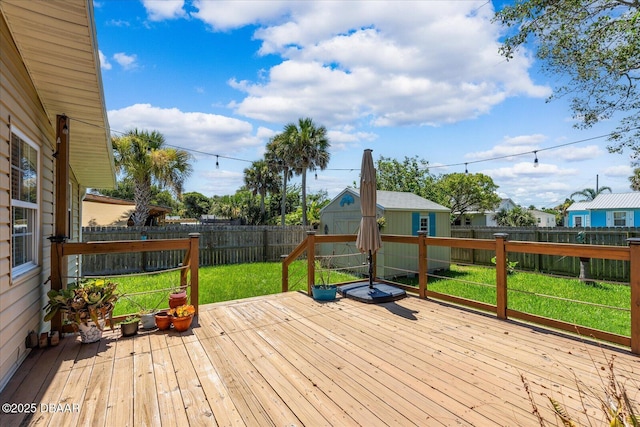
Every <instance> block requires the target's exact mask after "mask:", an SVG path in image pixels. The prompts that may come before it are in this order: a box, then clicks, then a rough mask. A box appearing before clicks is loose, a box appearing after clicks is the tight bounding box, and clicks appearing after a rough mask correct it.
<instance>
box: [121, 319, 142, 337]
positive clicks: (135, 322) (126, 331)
mask: <svg viewBox="0 0 640 427" xmlns="http://www.w3.org/2000/svg"><path fill="white" fill-rule="evenodd" d="M139 325H140V318H139V317H138V316H127V317H126V318H125V319H124V320H123V321H122V322H120V330H121V331H122V336H123V337H131V336H133V335H135V334H137V333H138V326H139Z"/></svg>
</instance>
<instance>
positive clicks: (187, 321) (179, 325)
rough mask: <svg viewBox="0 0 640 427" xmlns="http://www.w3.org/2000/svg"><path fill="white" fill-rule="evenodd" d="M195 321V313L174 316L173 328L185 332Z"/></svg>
mask: <svg viewBox="0 0 640 427" xmlns="http://www.w3.org/2000/svg"><path fill="white" fill-rule="evenodd" d="M192 321H193V314H192V315H191V316H187V317H172V318H171V322H172V323H173V329H175V330H176V331H178V332H184V331H186V330H188V329H189V328H190V327H191V322H192Z"/></svg>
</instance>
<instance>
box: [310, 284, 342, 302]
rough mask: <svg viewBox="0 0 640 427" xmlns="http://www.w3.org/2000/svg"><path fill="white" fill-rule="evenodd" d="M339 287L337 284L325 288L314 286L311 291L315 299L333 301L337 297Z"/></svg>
mask: <svg viewBox="0 0 640 427" xmlns="http://www.w3.org/2000/svg"><path fill="white" fill-rule="evenodd" d="M337 289H338V287H337V286H336V285H331V286H329V287H323V288H319V287H316V286H312V287H311V292H312V293H313V299H314V300H316V301H332V300H334V299H336V291H337Z"/></svg>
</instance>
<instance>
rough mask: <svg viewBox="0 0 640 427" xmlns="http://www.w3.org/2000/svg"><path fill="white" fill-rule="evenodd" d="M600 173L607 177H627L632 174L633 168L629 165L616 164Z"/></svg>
mask: <svg viewBox="0 0 640 427" xmlns="http://www.w3.org/2000/svg"><path fill="white" fill-rule="evenodd" d="M602 173H603V174H604V175H605V176H608V177H618V178H628V177H630V176H631V175H633V168H632V167H631V166H629V165H617V166H610V167H608V168H605V169H604V170H603V171H602Z"/></svg>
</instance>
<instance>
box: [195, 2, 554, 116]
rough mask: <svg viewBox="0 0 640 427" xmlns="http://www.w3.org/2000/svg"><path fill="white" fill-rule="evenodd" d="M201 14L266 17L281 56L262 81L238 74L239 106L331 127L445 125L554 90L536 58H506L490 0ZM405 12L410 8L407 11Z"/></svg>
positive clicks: (220, 24)
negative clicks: (542, 81)
mask: <svg viewBox="0 0 640 427" xmlns="http://www.w3.org/2000/svg"><path fill="white" fill-rule="evenodd" d="M193 6H194V8H196V9H198V12H196V13H193V14H192V16H194V17H196V18H198V19H201V20H203V21H204V22H206V23H207V24H209V25H211V26H212V27H213V28H214V29H218V30H228V29H231V28H239V27H242V26H245V25H250V24H260V25H261V26H260V28H259V29H258V30H256V32H255V34H254V38H256V39H257V40H261V41H262V45H261V48H260V50H259V52H258V53H259V54H262V55H267V54H269V55H279V56H280V57H281V58H282V61H281V62H280V63H278V64H276V65H274V66H273V67H271V68H270V69H269V70H267V71H266V72H265V73H263V77H264V78H263V77H260V76H256V78H257V81H247V80H242V81H238V80H237V79H230V80H229V84H230V85H231V86H232V87H233V88H235V89H237V90H239V91H242V92H244V93H245V94H246V97H245V98H244V99H243V100H241V101H239V102H234V103H231V104H229V107H231V108H233V109H235V111H236V112H237V113H238V114H242V115H244V116H247V117H250V118H254V119H259V120H265V121H268V122H277V123H282V122H286V121H288V120H290V118H291V117H297V116H300V114H301V113H300V112H301V111H302V112H304V113H303V115H305V116H311V117H314V119H315V120H317V121H318V122H320V123H323V124H325V125H326V126H329V127H330V126H332V125H334V124H338V123H345V122H354V121H357V120H365V121H368V122H370V123H371V124H373V125H376V126H396V125H428V126H439V125H443V124H447V123H455V122H459V121H462V120H467V119H472V118H476V117H478V116H481V115H483V114H487V113H488V112H489V111H491V109H492V108H493V107H494V106H496V105H497V104H500V103H501V102H503V101H504V100H505V99H507V98H508V97H511V96H519V95H525V96H530V97H546V96H548V95H549V94H550V89H549V88H548V87H546V86H538V85H535V84H534V83H533V82H532V80H531V78H530V77H529V75H528V69H529V67H530V66H531V63H532V59H531V58H529V57H528V56H526V53H521V54H519V55H518V56H517V57H515V58H514V59H513V60H511V61H509V62H505V61H504V59H503V58H502V57H501V56H499V54H498V46H499V43H498V39H499V37H500V33H499V28H498V27H497V25H496V24H493V23H492V22H491V18H492V16H493V8H492V6H491V5H490V4H486V2H484V1H478V2H473V1H472V2H464V4H462V3H459V2H458V3H456V4H455V5H454V4H449V3H446V2H438V3H434V2H367V1H350V2H241V1H240V2H236V1H233V2H206V1H196V2H194V3H193ZM399 11H402V13H399Z"/></svg>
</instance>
